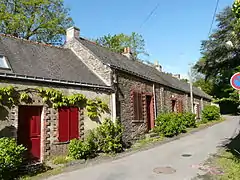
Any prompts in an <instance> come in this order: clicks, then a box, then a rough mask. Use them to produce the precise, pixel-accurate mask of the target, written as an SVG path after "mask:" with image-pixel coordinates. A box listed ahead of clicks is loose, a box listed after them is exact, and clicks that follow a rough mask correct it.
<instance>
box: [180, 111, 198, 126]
mask: <svg viewBox="0 0 240 180" xmlns="http://www.w3.org/2000/svg"><path fill="white" fill-rule="evenodd" d="M195 118H196V114H193V113H189V112H186V113H183V114H182V121H183V123H184V125H185V126H186V127H187V128H192V127H193V128H195V127H197V123H196V119H195Z"/></svg>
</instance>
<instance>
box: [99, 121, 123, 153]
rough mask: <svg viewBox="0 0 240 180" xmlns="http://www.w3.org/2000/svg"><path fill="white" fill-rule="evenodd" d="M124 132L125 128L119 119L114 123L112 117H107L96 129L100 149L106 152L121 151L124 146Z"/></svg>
mask: <svg viewBox="0 0 240 180" xmlns="http://www.w3.org/2000/svg"><path fill="white" fill-rule="evenodd" d="M122 133H123V128H122V126H121V123H120V122H119V121H118V120H117V121H116V123H113V122H112V121H111V119H105V120H104V122H103V123H102V124H101V125H100V126H99V127H97V128H96V130H95V138H96V142H97V146H98V151H100V152H104V153H117V152H121V151H122V148H123V146H122V144H123V143H122Z"/></svg>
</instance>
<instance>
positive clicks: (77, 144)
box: [68, 139, 93, 159]
mask: <svg viewBox="0 0 240 180" xmlns="http://www.w3.org/2000/svg"><path fill="white" fill-rule="evenodd" d="M68 155H69V156H70V157H71V158H73V159H88V158H90V157H91V156H92V155H93V152H92V149H91V146H90V144H88V143H87V142H84V141H83V140H78V139H73V140H71V141H70V144H69V147H68Z"/></svg>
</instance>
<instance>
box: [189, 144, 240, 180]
mask: <svg viewBox="0 0 240 180" xmlns="http://www.w3.org/2000/svg"><path fill="white" fill-rule="evenodd" d="M204 165H205V166H209V167H211V168H217V169H220V170H221V171H222V172H223V174H221V175H217V174H211V173H209V172H207V173H206V174H204V175H198V176H197V177H195V178H193V179H192V180H239V179H240V171H239V169H240V159H239V157H236V156H235V155H234V154H232V153H231V152H230V151H228V150H225V149H221V150H220V151H219V152H218V153H217V154H216V155H212V156H211V157H210V158H209V159H208V160H207V161H206V162H205V163H204Z"/></svg>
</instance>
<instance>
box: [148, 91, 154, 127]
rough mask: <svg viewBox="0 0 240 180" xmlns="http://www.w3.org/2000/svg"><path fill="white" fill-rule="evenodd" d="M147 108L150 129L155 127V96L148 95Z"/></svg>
mask: <svg viewBox="0 0 240 180" xmlns="http://www.w3.org/2000/svg"><path fill="white" fill-rule="evenodd" d="M146 109H147V125H148V131H150V130H151V129H153V128H154V109H153V96H151V95H147V96H146Z"/></svg>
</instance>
